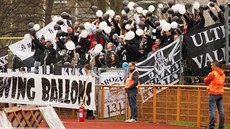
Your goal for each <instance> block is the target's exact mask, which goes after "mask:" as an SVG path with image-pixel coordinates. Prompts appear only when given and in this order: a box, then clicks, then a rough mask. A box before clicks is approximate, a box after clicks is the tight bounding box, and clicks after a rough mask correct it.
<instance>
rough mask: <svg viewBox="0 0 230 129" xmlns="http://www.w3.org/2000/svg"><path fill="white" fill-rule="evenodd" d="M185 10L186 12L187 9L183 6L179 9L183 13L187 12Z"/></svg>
mask: <svg viewBox="0 0 230 129" xmlns="http://www.w3.org/2000/svg"><path fill="white" fill-rule="evenodd" d="M185 12H186V9H185V8H184V7H182V8H180V9H179V13H180V14H182V15H183V14H185Z"/></svg>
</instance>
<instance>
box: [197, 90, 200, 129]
mask: <svg viewBox="0 0 230 129" xmlns="http://www.w3.org/2000/svg"><path fill="white" fill-rule="evenodd" d="M197 126H198V127H200V88H198V94H197Z"/></svg>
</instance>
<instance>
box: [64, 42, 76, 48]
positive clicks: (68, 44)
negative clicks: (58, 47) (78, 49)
mask: <svg viewBox="0 0 230 129" xmlns="http://www.w3.org/2000/svg"><path fill="white" fill-rule="evenodd" d="M65 47H66V48H67V49H68V50H74V49H75V44H74V42H73V41H68V42H66V43H65Z"/></svg>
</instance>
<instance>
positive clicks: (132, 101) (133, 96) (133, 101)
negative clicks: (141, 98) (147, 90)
mask: <svg viewBox="0 0 230 129" xmlns="http://www.w3.org/2000/svg"><path fill="white" fill-rule="evenodd" d="M127 95H128V101H129V106H130V110H131V116H130V119H135V120H137V93H136V92H131V93H127Z"/></svg>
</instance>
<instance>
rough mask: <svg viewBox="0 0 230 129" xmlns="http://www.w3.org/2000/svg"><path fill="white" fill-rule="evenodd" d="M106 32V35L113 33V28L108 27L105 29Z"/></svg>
mask: <svg viewBox="0 0 230 129" xmlns="http://www.w3.org/2000/svg"><path fill="white" fill-rule="evenodd" d="M104 31H105V33H107V34H109V33H110V32H111V27H109V26H106V27H105V28H104Z"/></svg>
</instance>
